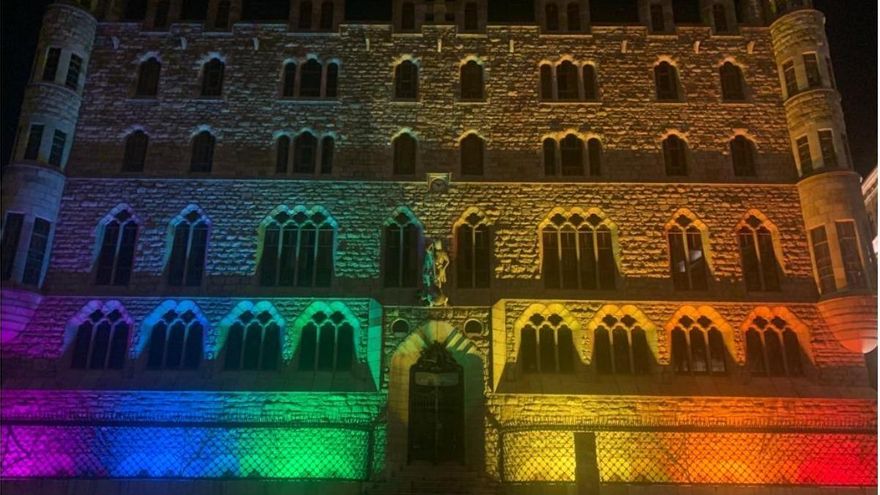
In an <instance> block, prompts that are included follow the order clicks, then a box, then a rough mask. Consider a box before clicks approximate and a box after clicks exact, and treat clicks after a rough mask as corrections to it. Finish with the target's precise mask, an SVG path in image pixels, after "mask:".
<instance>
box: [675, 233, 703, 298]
mask: <svg viewBox="0 0 880 495" xmlns="http://www.w3.org/2000/svg"><path fill="white" fill-rule="evenodd" d="M683 220H685V221H686V220H687V219H683ZM681 223H684V222H681ZM667 238H668V241H669V258H670V261H671V264H672V265H671V270H672V281H673V284H674V286H675V288H676V290H705V289H706V288H707V283H706V278H707V277H706V274H707V272H708V269H707V267H706V256H705V253H704V252H703V239H702V233H701V232H700V230H699V229H697V228H696V227H693V226H690V227H687V229H686V230H684V229H682V228H680V227H678V226H675V227H671V228H670V229H669V231H668V232H667Z"/></svg>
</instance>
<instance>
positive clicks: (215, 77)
mask: <svg viewBox="0 0 880 495" xmlns="http://www.w3.org/2000/svg"><path fill="white" fill-rule="evenodd" d="M224 70H225V65H224V64H223V62H221V61H220V60H219V59H216V58H213V59H211V60H210V61H209V62H208V63H206V64H205V65H204V66H203V67H202V96H204V97H208V98H213V97H217V96H220V95H222V94H223V72H224Z"/></svg>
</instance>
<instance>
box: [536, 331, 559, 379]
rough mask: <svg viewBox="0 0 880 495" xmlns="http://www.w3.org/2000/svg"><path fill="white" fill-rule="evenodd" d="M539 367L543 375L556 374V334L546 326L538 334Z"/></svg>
mask: <svg viewBox="0 0 880 495" xmlns="http://www.w3.org/2000/svg"><path fill="white" fill-rule="evenodd" d="M538 359H539V360H540V361H539V363H538V367H539V368H540V371H541V373H555V372H556V371H557V368H556V332H554V331H553V329H552V328H550V327H548V326H547V325H544V326H542V327H541V329H540V331H539V333H538Z"/></svg>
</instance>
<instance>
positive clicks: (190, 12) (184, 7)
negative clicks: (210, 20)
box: [180, 0, 208, 21]
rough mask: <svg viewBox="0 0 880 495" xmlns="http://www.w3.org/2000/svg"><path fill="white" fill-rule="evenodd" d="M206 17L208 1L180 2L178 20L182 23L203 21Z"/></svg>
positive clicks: (191, 0)
mask: <svg viewBox="0 0 880 495" xmlns="http://www.w3.org/2000/svg"><path fill="white" fill-rule="evenodd" d="M207 17H208V0H182V2H181V6H180V19H181V20H182V21H204V20H205V19H206V18H207Z"/></svg>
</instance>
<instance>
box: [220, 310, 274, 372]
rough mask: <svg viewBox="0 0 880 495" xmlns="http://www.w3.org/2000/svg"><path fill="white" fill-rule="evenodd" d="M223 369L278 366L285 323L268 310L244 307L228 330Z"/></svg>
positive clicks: (269, 368)
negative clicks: (253, 309) (258, 310)
mask: <svg viewBox="0 0 880 495" xmlns="http://www.w3.org/2000/svg"><path fill="white" fill-rule="evenodd" d="M225 353H226V359H225V361H224V363H223V369H224V370H227V371H232V370H274V369H277V368H278V362H279V361H280V358H281V325H280V324H279V323H278V322H277V321H276V320H275V317H273V316H272V314H271V313H270V312H269V311H268V310H264V311H260V312H255V311H250V310H248V311H244V312H242V313H241V314H240V315H238V318H236V319H235V321H233V323H232V324H231V325H230V326H229V330H228V332H227V334H226V349H225Z"/></svg>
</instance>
